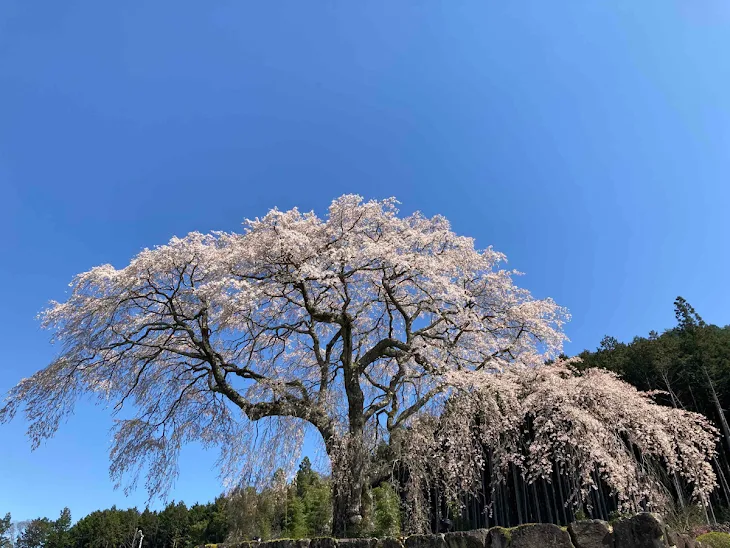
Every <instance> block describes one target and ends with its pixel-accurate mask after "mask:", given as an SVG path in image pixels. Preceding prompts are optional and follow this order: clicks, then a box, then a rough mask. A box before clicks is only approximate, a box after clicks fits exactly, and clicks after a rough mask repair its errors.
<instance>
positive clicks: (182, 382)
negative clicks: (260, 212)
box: [0, 195, 566, 535]
mask: <svg viewBox="0 0 730 548" xmlns="http://www.w3.org/2000/svg"><path fill="white" fill-rule="evenodd" d="M504 260H505V257H504V255H502V254H501V253H498V252H496V251H494V250H492V249H491V248H488V249H482V250H480V249H477V248H475V245H474V241H473V239H471V238H467V237H463V236H458V235H457V234H455V233H454V232H453V231H452V230H451V227H450V226H449V223H448V221H447V220H446V219H444V218H443V217H440V216H436V217H432V218H427V217H425V216H423V215H421V214H420V213H415V214H413V215H409V216H399V214H398V211H397V209H396V201H395V200H394V199H388V200H384V201H370V202H366V201H364V200H363V199H362V198H361V197H359V196H354V195H346V196H342V197H340V198H338V199H337V200H335V201H334V202H333V203H332V205H331V206H330V208H329V214H328V215H327V217H326V218H325V219H322V218H319V217H318V216H317V215H315V214H314V213H301V212H299V211H298V210H297V209H293V210H290V211H286V212H282V211H278V210H276V209H274V210H272V211H270V212H269V213H268V214H267V215H266V216H265V217H263V218H257V219H254V220H249V221H246V223H245V230H244V231H243V233H224V232H215V233H211V234H199V233H191V234H189V235H187V236H186V237H184V238H173V239H172V240H171V241H170V242H169V243H168V244H167V245H163V246H160V247H156V248H154V249H145V250H144V251H142V252H141V253H140V254H139V255H137V256H136V257H135V258H134V259H132V261H131V262H130V263H129V265H127V266H126V267H124V268H121V269H117V268H114V267H113V266H111V265H103V266H98V267H96V268H93V269H91V270H90V271H88V272H85V273H83V274H80V275H78V276H77V277H76V278H75V279H74V280H73V282H72V283H71V291H70V295H69V296H68V299H67V300H66V301H65V302H61V303H56V302H54V303H52V304H51V305H50V307H49V308H48V309H47V310H46V311H45V312H44V313H43V314H42V317H43V325H44V326H45V327H47V328H50V329H52V330H53V331H54V333H55V340H56V341H58V343H59V344H60V353H59V355H58V357H57V358H56V359H55V360H54V361H53V362H52V363H51V364H50V365H49V366H48V367H46V368H45V369H43V370H42V371H39V372H38V373H36V374H35V375H33V376H32V377H30V378H28V379H24V380H22V381H21V382H20V383H19V384H18V385H17V386H16V387H15V388H14V389H13V390H11V392H10V393H9V396H8V399H7V403H6V405H5V407H4V408H3V409H2V411H0V420H9V419H10V418H11V417H12V416H13V415H15V413H16V411H17V410H18V409H20V408H24V409H25V412H26V415H27V418H28V419H29V421H30V427H29V435H30V438H31V439H32V442H33V444H34V445H35V446H37V445H38V444H39V443H40V441H41V440H43V439H44V438H48V437H49V436H51V435H53V433H54V432H55V431H56V429H57V427H58V425H59V422H60V420H61V419H63V418H64V417H65V416H66V415H68V414H69V413H70V412H71V411H72V409H73V405H74V402H75V401H76V400H77V399H78V397H79V396H81V395H82V394H85V393H93V394H96V395H97V396H98V397H99V398H100V399H101V401H103V402H105V403H108V404H109V405H110V406H113V407H114V409H115V410H117V411H118V412H119V414H118V420H117V422H116V427H115V436H114V445H113V448H112V451H111V459H112V465H111V470H112V473H113V475H114V476H115V477H116V478H118V479H119V478H122V477H123V476H124V477H128V476H127V473H131V477H132V478H136V477H137V476H138V475H139V472H140V471H142V470H144V469H145V467H146V470H147V488H148V489H150V491H152V492H157V491H160V490H163V491H164V490H165V489H166V488H168V487H169V486H170V482H171V481H172V479H173V478H174V477H175V472H176V464H175V463H176V457H177V455H178V453H179V450H180V448H181V446H182V445H183V444H184V443H186V442H190V441H200V442H202V443H203V444H205V445H218V446H219V447H220V448H221V450H222V451H221V463H222V464H223V465H224V467H223V469H224V470H227V471H230V473H232V474H239V475H240V474H241V473H242V472H246V471H247V470H248V471H254V470H257V471H259V472H261V473H269V472H270V471H271V469H272V468H274V467H278V466H281V465H282V463H284V462H285V461H287V460H288V459H289V458H290V457H291V456H292V455H294V454H295V453H296V451H295V450H296V449H297V447H298V446H299V444H301V442H302V436H303V432H304V429H305V428H306V427H307V426H309V427H312V428H313V429H314V430H315V431H316V432H318V433H319V434H320V435H321V439H322V442H323V446H324V448H325V449H326V451H327V454H328V455H329V457H330V460H331V465H332V472H333V479H334V485H335V496H334V497H333V500H334V506H335V508H334V525H333V529H334V531H333V532H334V533H335V534H336V535H338V534H344V533H345V532H346V530H347V529H348V528H350V530H352V528H356V527H357V524H358V523H359V522H360V520H361V519H362V511H361V495H362V492H363V490H364V489H365V488H367V486H368V483H369V482H370V481H371V480H372V479H373V478H374V477H375V474H376V473H377V471H376V470H374V467H373V465H372V464H373V463H372V462H371V459H370V455H371V454H372V452H373V448H374V445H375V444H376V443H383V442H385V443H389V442H390V440H391V439H394V437H397V436H396V434H397V433H399V432H402V431H404V430H405V429H406V428H407V427H408V426H409V424H410V423H411V422H412V421H413V420H414V419H415V417H416V416H418V415H419V414H420V413H423V412H425V411H427V410H429V409H436V408H437V407H438V406H439V405H440V404H441V403H442V402H443V398H444V396H445V395H447V394H448V393H449V391H450V389H451V387H452V386H454V385H455V384H458V383H463V382H467V381H468V379H469V378H470V376H471V375H476V376H475V377H474V379H479V380H480V382H481V380H482V379H484V378H487V377H485V376H484V372H486V371H495V370H502V369H505V368H507V367H509V366H512V365H513V364H521V365H522V366H532V365H537V364H541V363H543V362H544V361H545V360H546V359H548V358H551V357H553V356H555V354H556V353H557V352H559V351H560V349H561V346H562V343H563V341H564V338H565V337H564V335H563V333H562V324H563V322H564V320H565V319H566V313H565V311H564V310H563V309H561V308H560V307H558V306H557V305H556V304H555V303H554V302H553V301H552V300H550V299H545V300H538V299H534V298H533V297H531V295H530V294H529V292H527V291H526V290H524V289H520V288H518V287H517V286H516V285H515V284H514V283H513V279H512V278H513V275H514V274H515V272H512V271H508V270H505V269H503V268H501V265H502V263H503V262H504ZM128 402H129V403H133V405H127V404H128ZM125 406H126V409H124V410H123V408H125ZM241 463H242V464H243V469H242V468H241V467H240V466H238V467H237V464H241ZM264 465H268V466H264ZM132 485H134V481H133V482H132Z"/></svg>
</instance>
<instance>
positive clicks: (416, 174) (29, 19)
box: [0, 0, 730, 519]
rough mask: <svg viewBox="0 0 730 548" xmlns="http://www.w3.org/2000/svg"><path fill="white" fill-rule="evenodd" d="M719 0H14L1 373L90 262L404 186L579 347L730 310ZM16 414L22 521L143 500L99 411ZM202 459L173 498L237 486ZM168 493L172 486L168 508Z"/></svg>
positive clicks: (5, 50)
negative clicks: (505, 272) (683, 308)
mask: <svg viewBox="0 0 730 548" xmlns="http://www.w3.org/2000/svg"><path fill="white" fill-rule="evenodd" d="M729 153H730V4H728V3H727V2H726V1H724V0H718V1H710V0H706V1H702V2H689V1H682V2H679V1H677V2H674V1H671V0H655V1H653V0H642V1H640V2H637V1H636V0H626V1H611V2H586V1H584V0H572V1H571V0H558V1H545V0H536V1H534V2H526V1H510V2H493V1H487V0H473V1H471V0H448V1H446V0H444V1H435V0H434V1H427V0H419V1H410V2H409V1H405V0H400V1H397V2H393V1H392V0H382V1H376V0H368V1H365V2H346V1H341V2H335V1H329V0H328V1H324V0H322V1H317V0H311V1H306V2H304V1H299V0H296V1H295V0H292V1H277V0H272V1H266V2H246V1H242V0H229V1H211V2H189V1H180V0H176V1H172V0H159V1H157V2H99V1H98V0H86V1H71V0H69V1H64V2H52V1H48V0H47V1H41V2H27V1H23V0H3V1H2V2H0V203H1V204H2V210H1V214H0V231H1V233H2V238H1V239H0V303H1V304H0V310H1V311H2V314H1V315H0V348H2V351H1V352H0V393H4V392H5V391H6V390H7V389H9V388H10V387H11V386H12V385H13V384H15V383H16V382H17V381H18V380H19V379H20V378H21V377H25V376H28V375H30V374H31V373H33V372H34V371H36V370H38V369H39V368H42V367H44V366H45V365H46V364H47V363H48V362H49V360H50V359H51V358H52V356H53V355H54V349H53V347H52V346H51V345H50V344H49V341H48V339H49V334H48V333H45V332H42V331H41V330H40V328H39V325H38V322H37V321H36V320H35V315H36V313H37V312H39V311H40V310H41V309H42V308H43V307H44V305H45V303H46V302H47V301H48V300H50V299H59V300H62V299H63V298H64V292H65V291H66V289H67V284H68V282H69V281H70V280H71V278H72V276H73V275H74V274H76V273H78V272H80V271H84V270H87V269H89V268H91V267H93V266H95V265H98V264H100V263H112V264H113V265H115V266H117V267H122V266H124V265H125V264H126V263H127V262H128V260H129V259H130V258H131V257H132V256H133V255H134V254H135V253H137V252H138V251H139V250H140V249H142V248H143V247H148V246H153V245H156V244H161V243H165V242H166V241H167V240H168V239H169V238H170V237H171V236H172V235H183V234H185V233H187V232H189V231H192V230H197V231H209V230H237V229H238V228H239V227H240V223H241V221H242V220H243V219H244V218H245V217H254V216H257V215H262V214H264V213H265V212H266V211H267V210H268V209H269V208H271V207H273V206H278V207H279V208H290V207H292V206H298V207H300V208H301V209H304V210H310V209H314V210H315V211H317V212H319V213H323V212H324V211H325V210H326V207H327V206H328V205H329V203H330V201H331V200H332V199H333V198H334V197H336V196H338V195H340V194H343V193H359V194H362V195H364V196H365V197H367V198H384V197H388V196H396V197H397V198H398V199H399V200H400V201H401V202H402V207H401V209H402V211H403V212H406V213H407V212H411V211H413V210H416V209H419V210H421V211H423V212H424V213H426V214H428V215H432V214H436V213H440V214H444V215H445V216H447V217H448V218H449V219H450V220H451V221H452V224H453V227H454V229H455V230H456V231H457V232H459V233H461V234H466V235H470V236H474V237H476V239H477V243H478V245H479V246H481V247H486V246H488V245H493V246H494V247H495V248H496V249H498V250H500V251H502V252H504V253H506V254H507V256H508V258H509V259H510V266H512V267H514V268H517V269H519V270H521V271H523V272H525V273H526V275H525V276H524V277H523V278H521V279H520V280H519V283H520V284H521V285H524V286H526V287H528V288H529V289H530V290H531V291H532V292H533V293H534V294H535V295H536V296H538V297H545V296H552V297H553V298H555V300H556V301H558V302H559V303H560V304H562V305H564V306H567V307H568V308H569V309H570V311H571V313H572V315H573V320H572V322H571V323H570V324H569V325H568V327H567V333H568V336H569V337H570V338H571V340H572V342H571V343H570V344H569V345H568V346H567V349H566V350H567V351H568V353H575V352H578V351H580V350H582V349H584V348H595V347H596V346H597V344H598V342H599V341H600V339H601V338H602V337H603V336H604V335H605V334H611V335H614V336H616V337H617V338H619V339H621V340H629V339H630V338H631V337H633V336H634V335H637V334H646V333H647V332H648V331H649V330H651V329H657V330H661V329H663V328H666V327H670V326H671V325H672V324H673V320H674V318H673V312H672V301H673V299H674V298H675V297H676V296H677V295H679V294H681V295H683V296H684V297H685V298H687V299H688V300H689V301H690V302H691V303H692V304H693V305H694V306H695V308H696V309H697V310H698V311H699V313H700V314H701V315H703V316H704V318H705V319H706V320H707V321H710V322H714V323H718V324H722V325H725V324H727V323H730V291H729V290H728V284H727V282H728V271H729V268H730V259H728V236H729V235H730V231H729V229H730V221H728V206H730V182H729V181H728V168H729V167H730V154H729ZM25 427H26V424H25V423H24V422H23V420H22V419H18V420H16V421H14V422H12V423H11V424H9V425H0V514H4V513H5V512H6V511H10V512H12V513H13V516H14V517H15V518H17V519H27V518H32V517H36V516H42V515H45V516H49V517H53V518H55V517H56V516H57V515H58V513H59V511H60V510H61V508H62V507H64V506H69V507H70V508H71V511H72V514H73V516H74V518H75V519H78V518H80V517H82V516H83V515H85V514H87V513H88V512H90V511H92V510H94V509H97V508H105V507H109V506H111V505H112V504H117V505H118V506H120V507H128V506H133V505H139V506H143V505H144V502H145V500H146V498H147V497H146V494H145V492H144V491H143V490H142V489H140V490H137V491H136V492H134V493H133V494H132V495H131V496H129V497H125V496H124V494H123V493H122V492H121V491H114V490H113V489H112V484H111V482H110V480H109V478H108V472H107V466H108V459H107V451H108V447H109V438H110V436H109V429H110V427H111V418H110V415H109V413H108V412H107V411H106V410H104V409H102V408H98V407H94V406H93V405H91V404H87V403H84V404H82V405H80V406H79V407H78V409H77V412H76V414H75V416H73V417H72V418H71V419H70V420H69V421H68V422H67V424H65V425H63V426H62V428H61V430H60V431H59V433H58V435H57V436H56V437H55V438H54V439H52V440H50V441H49V442H47V443H46V444H44V445H43V446H42V447H41V448H40V449H38V450H37V451H35V452H32V453H31V451H30V446H29V443H28V441H27V439H26V438H25V437H24V430H25ZM214 461H215V454H214V453H212V452H204V451H202V450H201V449H200V448H199V447H196V446H193V447H189V448H187V449H186V450H185V451H184V452H183V456H182V461H181V469H180V471H181V475H180V479H179V481H178V482H177V484H176V488H175V490H174V492H173V493H172V495H171V496H172V498H175V499H176V500H180V499H183V500H184V501H186V502H188V503H192V502H195V501H201V502H202V501H206V500H210V499H212V498H213V497H214V496H215V495H216V494H218V493H219V492H220V491H221V489H222V488H221V485H220V483H219V481H218V480H217V479H216V473H215V470H214V467H213V464H214ZM153 506H154V507H158V506H159V503H155V504H154V505H153Z"/></svg>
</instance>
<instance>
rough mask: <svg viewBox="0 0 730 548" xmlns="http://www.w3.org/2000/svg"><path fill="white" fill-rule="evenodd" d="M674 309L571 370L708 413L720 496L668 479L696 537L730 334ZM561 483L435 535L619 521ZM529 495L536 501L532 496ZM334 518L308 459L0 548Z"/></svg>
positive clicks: (450, 510) (167, 541) (228, 536)
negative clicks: (213, 493) (189, 500)
mask: <svg viewBox="0 0 730 548" xmlns="http://www.w3.org/2000/svg"><path fill="white" fill-rule="evenodd" d="M674 306H675V314H676V324H675V325H674V326H673V327H671V328H669V329H667V330H665V331H663V332H662V333H659V332H656V331H652V332H650V333H649V334H648V335H646V336H637V337H635V338H634V339H633V340H632V341H630V342H620V341H618V340H617V339H615V338H613V337H611V336H607V337H605V338H604V339H603V340H602V341H601V342H600V345H599V346H598V348H597V349H596V350H595V351H588V350H586V351H584V352H582V353H581V354H580V355H579V357H580V358H581V361H580V362H578V363H577V364H576V365H575V367H577V368H578V369H579V370H584V369H586V368H603V369H607V370H609V371H612V372H615V373H616V374H617V375H619V376H620V377H621V378H622V379H624V380H625V381H627V382H629V383H631V384H632V385H633V386H635V387H636V388H638V389H640V390H644V391H655V392H656V394H655V398H656V400H657V402H659V403H661V404H662V405H667V406H673V407H678V408H683V409H686V410H690V411H696V412H699V413H702V414H704V415H705V416H706V417H708V418H709V419H710V420H711V421H712V422H713V423H714V424H715V425H716V426H717V428H718V430H719V432H720V436H719V438H718V447H717V457H716V458H715V459H714V462H713V467H714V469H715V472H716V474H717V476H718V488H717V489H716V491H715V492H714V494H713V496H712V499H711V501H710V504H709V506H708V508H706V509H705V508H701V507H699V506H697V505H695V504H691V503H690V502H689V501H688V498H687V495H686V493H685V489H684V486H683V485H682V484H681V482H679V481H677V479H676V478H671V477H668V478H667V479H666V482H667V490H668V491H670V492H671V494H672V498H673V500H674V505H673V507H672V508H670V509H668V510H667V515H666V516H665V517H666V518H667V519H668V520H670V521H671V522H672V524H673V525H674V526H675V527H677V528H679V529H691V528H692V527H693V526H697V525H698V524H700V523H710V524H715V523H719V522H727V521H730V514H729V513H728V509H729V508H730V486H729V484H728V482H729V481H730V427H729V426H728V420H727V414H726V412H727V409H728V408H730V326H725V327H720V326H716V325H710V324H707V323H705V322H704V321H703V319H702V318H701V317H700V315H699V314H698V313H697V312H696V311H695V310H694V309H693V308H692V306H691V305H690V304H689V303H688V302H687V301H686V300H684V299H683V298H681V297H678V298H677V299H676V301H675V303H674ZM398 481H399V480H398V478H397V477H394V478H393V479H392V481H391V482H388V483H383V484H382V485H380V486H379V487H376V488H374V489H373V490H372V491H371V492H370V493H369V495H368V497H367V501H366V502H367V504H366V511H365V517H366V520H365V521H366V525H365V527H364V528H363V533H364V534H366V535H368V536H386V535H397V534H399V533H400V532H401V531H402V527H401V525H402V520H403V519H404V518H403V515H402V507H403V505H402V501H401V499H400V497H401V496H402V489H400V487H399V485H398ZM561 481H569V478H568V479H566V478H555V479H554V480H553V482H552V484H551V485H547V484H546V485H543V486H541V485H538V486H537V488H535V486H527V487H526V486H524V485H519V484H518V483H517V481H515V482H513V483H507V485H510V487H500V489H501V490H502V491H500V492H496V495H498V496H496V495H495V497H496V498H494V499H493V500H494V505H492V506H490V505H489V504H487V502H486V501H487V498H486V496H485V497H484V498H483V499H482V500H471V499H470V500H464V501H462V504H461V505H450V506H449V505H444V504H442V503H441V502H435V503H434V506H433V508H432V513H433V516H432V518H433V519H432V522H433V529H434V530H436V529H438V528H439V523H441V521H442V520H443V519H449V520H451V522H452V523H453V525H454V526H455V528H457V529H469V528H475V527H484V526H490V525H495V524H498V523H499V524H502V525H514V524H517V523H519V522H524V521H527V520H530V519H531V520H533V521H535V520H539V521H552V522H555V523H564V522H567V521H571V520H573V519H575V518H576V517H578V518H580V517H583V516H584V515H585V517H596V518H603V519H610V518H611V517H613V516H612V514H611V503H610V500H608V499H609V497H604V498H605V499H606V500H599V499H600V497H601V494H600V493H598V494H597V495H596V497H597V499H596V504H594V505H593V506H592V507H590V508H585V509H584V508H580V509H577V510H576V509H575V508H568V509H566V507H567V505H565V504H561V503H560V501H559V497H556V493H557V492H558V490H559V489H558V488H560V482H561ZM556 486H557V488H556ZM530 489H531V490H532V491H531V492H532V493H534V494H535V495H534V497H531V496H526V495H529V494H530ZM541 489H543V490H544V493H545V496H546V497H548V498H550V496H549V494H551V496H552V501H551V502H550V503H545V502H541V501H540V500H539V496H538V494H539V493H541V492H542V491H540V490H541ZM487 492H491V493H495V491H493V490H492V486H489V485H485V486H484V493H485V494H486V493H487ZM521 494H522V496H521ZM434 500H438V497H436V499H434ZM556 500H557V501H558V502H557V503H556ZM500 506H502V508H499V507H500ZM561 507H562V508H561ZM331 508H332V505H331V491H330V484H329V481H328V478H327V477H325V476H322V475H321V474H319V473H317V472H316V471H314V470H313V469H312V466H311V463H310V461H309V459H307V458H305V459H304V460H303V461H302V463H301V464H300V467H299V471H298V472H297V474H296V476H295V477H294V478H292V480H291V481H289V482H287V480H286V478H285V477H284V474H283V473H279V474H277V476H276V477H275V478H274V479H273V481H272V487H269V488H266V489H263V490H256V489H255V488H253V487H241V488H238V489H235V490H234V491H232V492H231V493H228V494H227V495H225V496H224V495H221V496H219V497H218V498H216V499H215V500H214V501H213V502H209V503H207V504H194V505H192V506H189V507H188V506H187V505H186V504H185V503H183V502H174V501H173V502H170V503H169V504H168V505H167V506H166V507H165V508H164V509H163V510H160V511H150V510H149V509H144V510H142V511H140V510H138V509H137V508H130V509H126V510H122V509H118V508H116V507H112V508H110V509H106V510H98V511H95V512H92V513H91V514H89V515H88V516H85V517H82V518H81V519H79V520H78V521H77V522H75V523H73V520H72V516H71V514H70V512H69V510H68V509H63V510H61V512H60V514H59V516H58V517H57V518H56V519H50V518H47V517H42V518H36V519H33V520H31V521H28V522H22V523H17V522H13V520H12V518H11V516H10V515H9V514H8V515H6V516H5V518H4V519H1V520H0V548H7V547H18V548H36V547H44V548H72V547H73V548H76V547H100V548H111V547H122V546H123V547H130V548H131V547H132V546H138V545H139V538H140V537H139V533H138V531H139V530H141V531H142V533H143V535H144V537H143V543H142V546H144V547H147V548H186V547H192V546H197V545H201V544H215V543H220V542H224V541H231V540H233V541H235V540H250V539H255V538H261V539H263V540H266V539H271V538H281V537H286V538H311V537H318V536H326V535H328V534H329V533H330V527H331V521H332V514H331V512H332V510H331ZM490 515H491V518H490V517H489V516H490ZM536 518H537V519H536Z"/></svg>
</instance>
